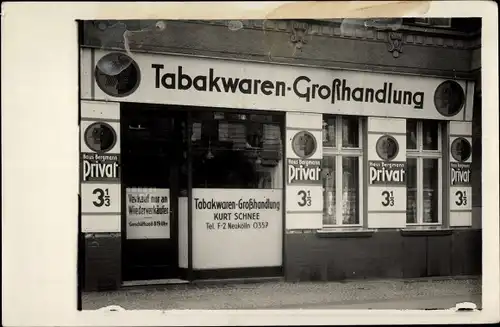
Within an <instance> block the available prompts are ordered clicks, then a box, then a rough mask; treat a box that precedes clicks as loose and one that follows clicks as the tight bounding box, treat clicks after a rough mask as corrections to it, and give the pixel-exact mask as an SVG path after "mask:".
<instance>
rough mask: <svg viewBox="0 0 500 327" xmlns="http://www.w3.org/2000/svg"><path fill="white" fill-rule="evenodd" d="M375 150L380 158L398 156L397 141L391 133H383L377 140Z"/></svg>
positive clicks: (387, 158) (386, 158) (391, 158)
mask: <svg viewBox="0 0 500 327" xmlns="http://www.w3.org/2000/svg"><path fill="white" fill-rule="evenodd" d="M376 150H377V154H378V156H379V157H380V158H381V159H382V160H385V161H391V160H393V159H394V158H396V157H397V156H398V153H399V143H398V141H397V140H396V139H395V138H394V137H392V136H391V135H384V136H381V137H380V138H379V139H378V140H377V145H376Z"/></svg>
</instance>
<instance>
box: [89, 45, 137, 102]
mask: <svg viewBox="0 0 500 327" xmlns="http://www.w3.org/2000/svg"><path fill="white" fill-rule="evenodd" d="M95 80H96V83H97V86H99V88H100V89H101V90H102V91H103V92H104V93H106V94H107V95H110V96H112V97H118V98H120V97H126V96H128V95H130V94H132V93H134V91H135V90H136V89H137V88H138V87H139V83H140V80H141V74H140V70H139V66H138V65H137V63H136V62H135V61H134V60H133V59H132V58H130V57H129V56H128V55H126V54H123V53H119V52H113V53H109V54H107V55H105V56H104V57H102V58H101V59H99V61H98V62H97V65H96V66H95Z"/></svg>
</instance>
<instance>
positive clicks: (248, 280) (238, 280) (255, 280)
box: [192, 277, 285, 285]
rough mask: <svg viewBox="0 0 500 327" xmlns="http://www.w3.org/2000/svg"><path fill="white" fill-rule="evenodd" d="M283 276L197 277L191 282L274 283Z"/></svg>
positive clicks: (280, 280) (201, 283) (199, 283)
mask: <svg viewBox="0 0 500 327" xmlns="http://www.w3.org/2000/svg"><path fill="white" fill-rule="evenodd" d="M284 280H285V278H284V277H251V278H225V279H198V280H195V281H193V282H192V284H195V285H215V284H254V283H276V282H282V281H284Z"/></svg>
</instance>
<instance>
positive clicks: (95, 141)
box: [83, 122, 116, 153]
mask: <svg viewBox="0 0 500 327" xmlns="http://www.w3.org/2000/svg"><path fill="white" fill-rule="evenodd" d="M83 138H84V140H85V144H86V145H87V146H88V147H89V149H91V150H92V151H95V152H98V153H104V152H108V151H109V150H111V149H113V147H114V146H115V144H116V132H115V130H114V129H113V127H111V126H110V125H109V124H106V123H103V122H97V123H93V124H91V125H90V126H89V127H87V129H85V132H84V135H83Z"/></svg>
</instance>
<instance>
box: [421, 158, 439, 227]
mask: <svg viewBox="0 0 500 327" xmlns="http://www.w3.org/2000/svg"><path fill="white" fill-rule="evenodd" d="M423 164H424V174H423V185H424V189H423V192H424V211H423V213H424V223H437V222H438V201H439V194H438V193H439V191H438V182H439V173H438V159H423Z"/></svg>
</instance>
